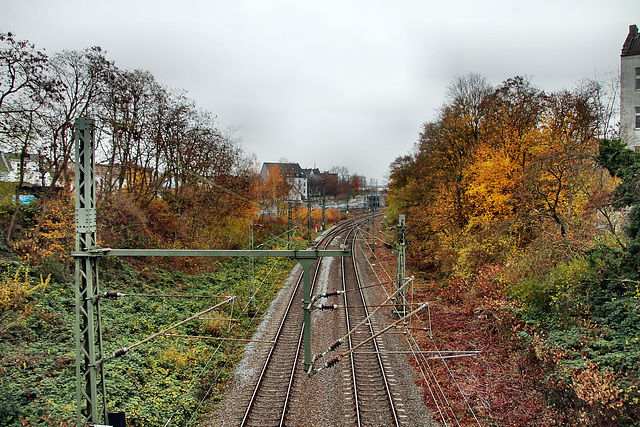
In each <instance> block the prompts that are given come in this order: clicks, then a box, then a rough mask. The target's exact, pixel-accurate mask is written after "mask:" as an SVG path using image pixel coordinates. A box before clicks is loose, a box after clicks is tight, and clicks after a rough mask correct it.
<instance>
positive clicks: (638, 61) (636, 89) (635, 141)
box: [620, 24, 640, 151]
mask: <svg viewBox="0 0 640 427" xmlns="http://www.w3.org/2000/svg"><path fill="white" fill-rule="evenodd" d="M620 138H621V139H622V142H624V143H626V144H627V147H629V148H630V149H632V150H636V151H640V38H639V37H638V27H637V26H636V25H635V24H634V25H630V26H629V35H627V39H626V40H625V41H624V45H623V46H622V53H621V54H620Z"/></svg>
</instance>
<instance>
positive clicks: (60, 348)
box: [0, 259, 293, 427]
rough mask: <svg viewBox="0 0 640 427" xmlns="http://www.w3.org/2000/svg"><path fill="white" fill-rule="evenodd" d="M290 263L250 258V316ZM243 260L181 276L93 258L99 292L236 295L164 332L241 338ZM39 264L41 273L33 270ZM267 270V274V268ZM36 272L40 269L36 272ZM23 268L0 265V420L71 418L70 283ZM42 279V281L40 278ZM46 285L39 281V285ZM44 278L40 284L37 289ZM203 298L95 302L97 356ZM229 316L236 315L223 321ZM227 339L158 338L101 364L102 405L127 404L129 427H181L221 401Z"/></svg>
mask: <svg viewBox="0 0 640 427" xmlns="http://www.w3.org/2000/svg"><path fill="white" fill-rule="evenodd" d="M292 265H293V262H292V261H282V260H273V259H271V260H270V259H262V260H257V261H256V277H257V282H258V285H259V291H258V294H257V297H256V301H257V307H256V308H257V310H258V314H260V313H261V312H263V311H264V310H265V309H266V307H267V306H268V304H269V302H270V301H271V299H272V298H273V296H274V295H275V293H276V292H277V291H278V290H279V289H280V286H281V284H282V283H283V282H284V279H285V278H286V276H287V275H288V273H289V271H290V269H291V267H292ZM248 266H249V264H248V260H246V259H227V260H220V261H216V266H215V269H214V270H215V271H214V272H212V273H206V274H196V275H187V274H184V273H181V272H178V271H166V270H164V271H163V270H152V269H142V270H140V269H137V270H134V269H132V268H131V267H130V265H129V264H128V263H127V262H126V261H122V260H118V259H110V260H108V262H105V263H104V265H103V266H102V265H101V273H100V274H101V290H117V291H119V292H123V293H126V294H188V295H203V296H204V295H233V296H236V297H237V298H236V300H235V301H234V303H233V304H228V305H225V306H222V307H220V308H219V309H216V310H214V311H213V312H211V313H208V314H207V320H199V321H193V322H189V323H188V324H185V325H184V326H181V327H179V328H177V329H176V330H172V331H171V332H172V333H176V334H183V335H205V336H226V337H230V336H236V337H240V336H245V335H247V334H250V333H251V331H252V330H253V329H254V328H255V326H257V324H258V321H259V316H258V317H256V318H252V317H249V316H248V315H247V312H246V310H243V308H245V307H246V304H247V301H248V299H249V294H250V290H251V285H250V283H251V282H250V274H249V272H250V269H249V268H248ZM40 270H43V269H42V268H40ZM269 272H270V274H267V273H269ZM41 273H45V274H43V275H42V279H41V275H40V274H41ZM46 273H48V272H47V271H39V270H37V269H34V270H33V271H30V270H28V268H27V267H26V266H24V265H21V264H19V263H17V262H0V280H2V282H1V283H2V284H1V288H0V292H2V293H0V302H1V303H2V306H1V308H2V311H1V313H0V316H1V317H0V322H1V323H0V328H1V329H0V361H1V363H0V425H2V426H9V427H12V426H21V425H74V424H75V410H76V409H75V408H76V401H75V399H76V394H75V337H74V325H73V322H74V316H75V315H74V283H73V280H72V278H71V275H70V274H68V273H67V274H57V276H58V277H56V278H55V279H56V280H54V279H53V278H54V276H56V275H54V274H52V275H51V276H49V274H46ZM47 277H48V278H49V280H48V281H47ZM45 282H46V283H45ZM43 284H44V285H46V286H43ZM217 302H219V300H216V299H210V298H197V299H196V298H150V297H137V296H128V297H123V298H119V299H103V300H102V301H101V314H102V325H103V342H104V350H105V354H107V355H110V354H112V353H113V352H114V351H115V350H117V349H119V348H122V347H128V346H130V345H132V344H134V343H136V342H138V341H140V340H142V339H143V338H145V337H148V336H149V335H152V334H154V333H156V332H159V331H160V330H163V329H165V328H167V327H169V326H171V325H172V324H175V323H177V322H179V321H181V320H184V319H186V318H188V317H190V316H193V315H194V314H196V313H198V312H199V311H202V310H204V309H206V308H208V307H210V306H212V305H214V304H215V303H217ZM228 318H233V319H237V321H234V322H228V321H225V320H221V319H228ZM241 353H242V347H241V346H238V345H237V344H236V343H235V342H229V341H219V340H203V339H191V338H189V339H185V338H174V337H160V338H158V339H155V340H152V341H150V342H148V343H146V344H143V345H141V346H139V347H136V348H135V349H133V350H131V351H129V352H128V353H127V354H125V355H124V356H122V357H119V358H115V359H111V360H109V361H107V362H106V364H105V383H106V388H107V403H108V407H109V410H110V411H125V412H126V414H127V421H128V425H129V426H157V425H164V424H165V423H166V421H167V420H168V419H169V418H170V417H171V419H172V422H171V425H184V424H185V422H187V421H188V420H189V419H191V418H192V417H193V418H194V419H197V416H198V414H197V413H196V408H197V407H198V406H199V405H200V404H201V403H202V402H204V406H202V407H201V409H200V412H201V411H202V409H203V408H206V406H207V405H211V404H212V402H215V401H216V400H218V399H219V398H220V393H221V389H222V387H221V386H222V385H223V384H224V381H225V380H226V379H227V377H228V375H229V374H230V372H231V371H232V369H233V367H234V364H235V363H236V362H237V361H238V360H239V358H240V357H241Z"/></svg>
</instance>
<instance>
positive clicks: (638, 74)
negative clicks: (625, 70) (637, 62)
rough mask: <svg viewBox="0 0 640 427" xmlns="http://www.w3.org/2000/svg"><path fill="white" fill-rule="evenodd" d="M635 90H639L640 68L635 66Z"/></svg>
mask: <svg viewBox="0 0 640 427" xmlns="http://www.w3.org/2000/svg"><path fill="white" fill-rule="evenodd" d="M636 90H640V68H636ZM636 127H637V126H636Z"/></svg>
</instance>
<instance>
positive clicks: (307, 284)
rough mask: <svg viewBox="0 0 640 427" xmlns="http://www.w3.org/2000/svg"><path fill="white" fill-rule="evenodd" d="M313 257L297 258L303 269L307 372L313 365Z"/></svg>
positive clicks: (305, 360)
mask: <svg viewBox="0 0 640 427" xmlns="http://www.w3.org/2000/svg"><path fill="white" fill-rule="evenodd" d="M315 261H316V260H314V259H298V262H299V263H300V265H302V269H303V273H302V274H303V279H304V288H303V294H304V295H303V298H304V300H303V301H302V304H303V308H304V333H303V335H304V370H305V372H307V371H308V370H309V368H312V367H313V361H312V357H311V273H310V271H311V265H312V264H313V263H314V262H315Z"/></svg>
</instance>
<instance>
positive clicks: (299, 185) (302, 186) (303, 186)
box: [260, 162, 308, 201]
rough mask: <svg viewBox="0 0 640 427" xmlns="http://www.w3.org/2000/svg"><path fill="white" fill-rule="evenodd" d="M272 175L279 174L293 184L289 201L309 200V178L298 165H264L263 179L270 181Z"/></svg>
mask: <svg viewBox="0 0 640 427" xmlns="http://www.w3.org/2000/svg"><path fill="white" fill-rule="evenodd" d="M271 174H279V175H281V176H282V177H283V178H284V179H285V180H287V181H288V182H289V183H290V184H291V192H290V193H289V200H294V201H302V200H306V199H307V194H308V193H307V177H306V176H305V174H304V172H303V171H302V168H301V167H300V165H299V164H298V163H267V162H265V163H263V164H262V169H261V170H260V175H261V176H262V179H263V180H264V181H265V182H266V181H268V180H269V175H271Z"/></svg>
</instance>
